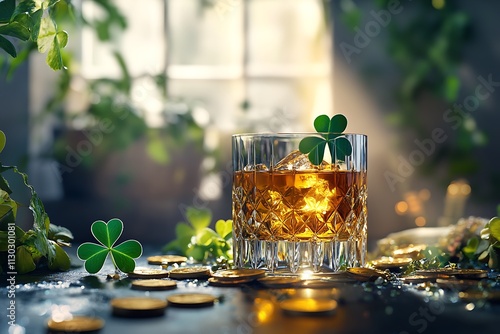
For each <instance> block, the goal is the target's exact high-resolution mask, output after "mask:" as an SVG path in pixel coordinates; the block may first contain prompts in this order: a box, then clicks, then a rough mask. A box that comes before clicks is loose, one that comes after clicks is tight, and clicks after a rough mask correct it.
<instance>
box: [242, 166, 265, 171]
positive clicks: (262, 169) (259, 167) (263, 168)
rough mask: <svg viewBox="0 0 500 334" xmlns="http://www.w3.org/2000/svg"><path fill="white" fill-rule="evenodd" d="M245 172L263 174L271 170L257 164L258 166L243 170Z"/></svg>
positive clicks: (246, 167)
mask: <svg viewBox="0 0 500 334" xmlns="http://www.w3.org/2000/svg"><path fill="white" fill-rule="evenodd" d="M243 170H244V171H245V172H262V171H264V172H265V171H268V170H269V168H267V166H266V165H264V164H257V165H247V166H245V167H244V168H243Z"/></svg>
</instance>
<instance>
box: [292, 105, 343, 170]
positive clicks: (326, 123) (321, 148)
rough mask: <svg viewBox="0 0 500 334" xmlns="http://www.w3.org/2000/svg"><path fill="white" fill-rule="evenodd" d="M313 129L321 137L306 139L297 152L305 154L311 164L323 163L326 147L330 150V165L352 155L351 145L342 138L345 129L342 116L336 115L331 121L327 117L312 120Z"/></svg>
mask: <svg viewBox="0 0 500 334" xmlns="http://www.w3.org/2000/svg"><path fill="white" fill-rule="evenodd" d="M314 128H315V129H316V131H317V132H318V133H319V134H320V135H321V137H316V136H310V137H306V138H303V139H302V140H301V141H300V143H299V151H300V152H302V153H303V154H307V156H308V157H309V161H311V163H313V164H314V165H320V164H321V163H322V162H323V157H324V155H325V148H326V145H328V148H329V150H330V155H331V159H332V163H334V162H335V161H338V160H340V161H345V157H346V156H349V155H351V154H352V145H351V143H350V142H349V140H348V139H347V138H345V137H344V136H342V133H343V132H344V130H345V129H346V128H347V118H346V117H345V116H344V115H342V114H337V115H335V116H333V117H332V118H331V119H330V117H328V116H327V115H320V116H318V117H316V119H315V120H314Z"/></svg>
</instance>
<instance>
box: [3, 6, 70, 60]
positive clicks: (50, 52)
mask: <svg viewBox="0 0 500 334" xmlns="http://www.w3.org/2000/svg"><path fill="white" fill-rule="evenodd" d="M60 2H66V0H44V1H35V0H22V1H19V2H18V4H17V5H16V2H15V0H5V1H3V2H2V3H0V48H2V49H3V50H4V51H5V52H7V53H8V54H9V55H10V56H11V57H13V58H16V57H18V52H17V50H16V47H15V45H14V44H13V42H11V39H17V40H19V41H22V42H27V41H29V42H32V43H34V44H36V45H37V46H38V47H37V49H38V51H39V52H41V53H47V59H46V61H47V64H48V65H49V66H50V67H51V68H52V69H54V70H60V69H62V68H64V63H63V58H62V55H61V50H62V49H63V48H64V47H65V46H66V44H67V42H68V34H67V33H66V31H64V30H60V29H59V28H58V26H57V22H56V18H55V15H54V13H55V12H56V11H55V8H56V7H57V6H58V4H59V3H60ZM44 14H45V15H44ZM6 36H8V37H9V38H10V39H8V38H6ZM27 49H28V50H30V51H31V50H32V49H33V48H32V47H31V46H29V44H28V48H27ZM23 58H24V56H23Z"/></svg>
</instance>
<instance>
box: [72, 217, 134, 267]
mask: <svg viewBox="0 0 500 334" xmlns="http://www.w3.org/2000/svg"><path fill="white" fill-rule="evenodd" d="M91 231H92V235H93V236H94V237H95V238H96V240H97V241H99V243H100V245H99V244H95V243H91V242H86V243H83V244H81V245H80V246H79V247H78V250H77V254H78V257H79V258H80V259H81V260H83V261H85V270H87V271H88V272H89V273H90V274H95V273H97V272H99V271H100V270H101V269H102V267H103V266H104V262H105V261H106V258H107V257H108V254H111V260H112V261H113V265H114V266H115V269H116V270H121V271H122V272H124V273H129V272H132V271H134V268H135V260H134V259H136V258H139V257H140V256H141V255H142V245H141V244H140V242H139V241H137V240H127V241H124V242H122V243H121V244H119V245H118V246H114V245H115V243H116V241H117V240H118V238H120V236H121V234H122V232H123V222H122V221H121V220H120V219H118V218H114V219H111V220H110V221H108V222H107V223H105V222H104V221H102V220H97V221H95V222H94V223H93V224H92V226H91Z"/></svg>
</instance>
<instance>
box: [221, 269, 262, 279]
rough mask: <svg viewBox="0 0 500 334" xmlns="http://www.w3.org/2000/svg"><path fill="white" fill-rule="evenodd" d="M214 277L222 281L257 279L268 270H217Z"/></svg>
mask: <svg viewBox="0 0 500 334" xmlns="http://www.w3.org/2000/svg"><path fill="white" fill-rule="evenodd" d="M212 276H213V277H216V278H218V279H219V280H221V281H232V280H240V279H249V280H255V279H258V278H261V277H264V276H266V271H265V270H263V269H226V270H219V271H216V272H215V273H214V274H213V275H212Z"/></svg>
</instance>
